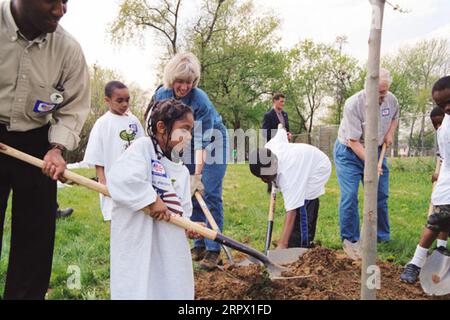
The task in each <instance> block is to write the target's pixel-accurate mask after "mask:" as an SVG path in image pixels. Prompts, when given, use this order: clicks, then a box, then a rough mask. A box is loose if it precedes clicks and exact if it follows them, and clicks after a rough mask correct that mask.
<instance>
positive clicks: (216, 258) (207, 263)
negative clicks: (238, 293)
mask: <svg viewBox="0 0 450 320" xmlns="http://www.w3.org/2000/svg"><path fill="white" fill-rule="evenodd" d="M220 264H222V258H221V257H220V251H206V255H205V257H204V258H203V260H202V261H201V262H200V268H202V269H204V270H207V271H212V270H214V269H215V268H216V267H217V266H218V265H220Z"/></svg>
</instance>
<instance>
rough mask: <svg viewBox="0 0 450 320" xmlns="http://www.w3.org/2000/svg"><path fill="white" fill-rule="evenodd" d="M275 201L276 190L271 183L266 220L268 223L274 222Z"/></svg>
mask: <svg viewBox="0 0 450 320" xmlns="http://www.w3.org/2000/svg"><path fill="white" fill-rule="evenodd" d="M276 200H277V189H276V188H275V186H274V185H273V183H272V189H271V192H270V203H269V219H268V220H269V221H273V220H274V215H275V204H276Z"/></svg>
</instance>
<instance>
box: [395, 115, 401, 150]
mask: <svg viewBox="0 0 450 320" xmlns="http://www.w3.org/2000/svg"><path fill="white" fill-rule="evenodd" d="M399 136H400V119H399V122H398V126H397V129H395V136H394V157H395V158H397V157H398V147H399V146H398V139H399Z"/></svg>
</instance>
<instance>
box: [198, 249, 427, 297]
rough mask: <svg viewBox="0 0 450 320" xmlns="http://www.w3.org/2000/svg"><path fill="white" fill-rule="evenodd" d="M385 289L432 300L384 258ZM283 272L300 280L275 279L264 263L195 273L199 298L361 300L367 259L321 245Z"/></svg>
mask: <svg viewBox="0 0 450 320" xmlns="http://www.w3.org/2000/svg"><path fill="white" fill-rule="evenodd" d="M378 266H379V267H380V269H381V290H380V291H379V292H378V294H377V297H378V299H383V300H384V299H386V300H418V299H431V298H430V297H428V296H426V295H425V294H424V293H423V291H422V289H421V287H420V284H416V285H409V284H406V283H403V282H401V281H400V280H399V277H400V273H401V272H402V270H403V268H402V267H401V266H398V265H394V264H390V263H386V262H381V261H379V262H378ZM288 267H289V268H290V271H289V272H286V273H284V274H283V276H289V277H294V276H303V278H297V279H283V280H270V279H269V275H268V274H267V273H266V272H265V269H264V268H263V267H261V266H257V265H251V266H248V267H231V266H227V265H225V266H224V267H223V268H221V269H217V270H215V271H212V272H202V271H196V272H195V279H196V299H198V300H355V299H359V298H360V277H361V263H360V262H359V261H358V262H355V261H353V260H351V259H349V258H348V257H347V255H346V254H345V253H344V252H343V251H337V250H331V249H326V248H322V247H317V248H314V249H312V250H311V251H309V252H307V253H306V254H305V255H304V256H303V257H302V258H300V260H299V261H297V262H296V263H294V264H291V265H289V266H288Z"/></svg>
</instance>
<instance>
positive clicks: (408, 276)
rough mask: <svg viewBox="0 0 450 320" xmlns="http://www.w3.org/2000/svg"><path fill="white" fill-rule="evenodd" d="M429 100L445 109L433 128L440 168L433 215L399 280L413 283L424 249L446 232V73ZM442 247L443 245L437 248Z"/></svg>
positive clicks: (449, 171) (449, 169)
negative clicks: (440, 162)
mask: <svg viewBox="0 0 450 320" xmlns="http://www.w3.org/2000/svg"><path fill="white" fill-rule="evenodd" d="M432 94H433V99H434V101H435V102H436V104H437V105H438V106H439V107H440V108H441V109H442V110H443V111H444V112H445V117H444V120H443V121H442V125H441V126H440V127H439V129H438V131H437V136H438V139H437V140H438V145H439V152H440V155H441V158H442V160H443V161H442V165H441V170H440V172H439V177H438V180H437V183H436V186H435V188H434V190H433V194H432V196H431V202H432V204H433V214H432V215H431V216H430V217H429V218H428V222H427V225H426V228H425V230H424V231H423V234H422V238H421V239H420V242H419V245H418V246H417V248H416V251H415V253H414V257H413V258H412V260H411V261H410V262H409V263H408V264H407V265H406V267H405V270H404V271H403V273H402V274H401V275H400V280H402V281H404V282H407V283H415V282H417V279H418V278H419V274H420V270H421V268H422V267H423V266H424V265H425V262H426V260H427V256H428V250H429V249H430V247H431V245H432V244H433V242H434V240H436V238H437V237H438V235H439V233H440V232H447V233H448V232H450V76H447V77H444V78H441V79H439V80H438V81H437V82H436V83H435V84H434V86H433V91H432ZM439 249H440V250H444V251H445V250H446V248H442V249H441V247H440V248H439Z"/></svg>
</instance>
